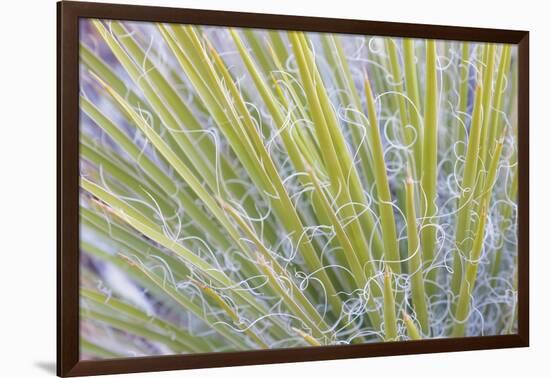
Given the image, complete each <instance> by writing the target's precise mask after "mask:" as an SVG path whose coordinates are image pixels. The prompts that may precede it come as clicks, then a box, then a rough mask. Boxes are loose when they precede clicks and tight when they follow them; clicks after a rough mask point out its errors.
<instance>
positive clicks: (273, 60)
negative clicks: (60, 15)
mask: <svg viewBox="0 0 550 378" xmlns="http://www.w3.org/2000/svg"><path fill="white" fill-rule="evenodd" d="M78 28H79V39H78V44H79V54H78V55H79V57H78V58H79V60H78V72H79V77H78V82H79V84H78V104H79V105H78V109H75V111H77V112H78V114H79V122H78V130H79V131H78V135H79V137H78V139H79V141H78V142H79V153H78V164H79V200H78V202H79V210H78V214H79V249H80V255H79V288H80V289H79V306H80V307H79V319H80V321H79V327H80V340H79V345H80V359H81V360H105V359H118V358H131V357H149V356H160V355H188V354H201V353H218V352H239V351H251V350H266V349H269V350H271V349H288V348H304V347H311V348H317V347H321V346H345V345H357V344H369V343H385V342H393V343H395V342H397V343H403V342H407V341H410V340H428V339H447V338H463V337H484V336H495V335H511V334H517V333H518V279H517V272H518V177H519V174H518V172H519V171H520V170H521V169H520V170H518V47H517V45H515V44H505V43H490V42H473V41H461V40H449V39H447V40H442V39H426V38H401V37H390V36H379V35H360V34H345V33H325V32H313V31H294V30H278V29H259V28H245V27H226V26H212V25H198V24H184V23H163V22H153V21H150V22H149V21H125V20H111V19H99V18H79V25H78ZM522 168H523V166H522Z"/></svg>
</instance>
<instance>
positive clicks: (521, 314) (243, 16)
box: [57, 1, 529, 376]
mask: <svg viewBox="0 0 550 378" xmlns="http://www.w3.org/2000/svg"><path fill="white" fill-rule="evenodd" d="M57 17H58V18H57V38H58V42H57V43H58V52H57V54H58V55H57V170H58V173H57V246H58V247H57V314H58V315H57V374H58V375H59V376H81V375H95V374H109V373H129V372H146V371H160V370H175V369H190V368H206V367H221V366H236V365H249V364H269V363H281V362H297V361H312V360H330V359H344V358H360V357H373V356H391V355H401V354H416V353H436V352H451V351H465V350H478V349H490V348H511V347H526V346H528V345H529V151H528V149H529V144H528V143H529V33H528V32H526V31H510V30H495V29H479V28H465V27H451V26H434V25H418V24H405V23H390V22H374V21H359V20H344V19H329V18H310V17H297V16H286V15H268V14H253V13H235V12H221V11H204V10H195V9H172V8H161V7H146V6H132V5H114V4H99V3H88V2H67V1H63V2H59V3H58V4H57ZM79 18H100V19H101V18H104V19H116V20H128V21H152V22H168V23H170V22H173V23H188V24H200V25H217V26H236V27H251V28H263V29H265V28H270V29H281V30H296V31H315V32H331V33H347V34H369V35H379V36H394V37H414V38H431V39H445V40H466V41H477V42H495V43H509V44H516V45H517V46H518V57H519V65H518V124H519V125H520V127H519V130H520V131H519V135H518V161H519V164H520V167H521V168H520V169H519V194H518V209H519V211H518V224H519V240H518V248H519V249H518V256H519V258H518V303H519V304H518V308H519V310H518V333H517V334H513V335H502V336H484V337H465V338H445V339H430V340H422V341H403V342H385V343H375V344H362V345H348V346H323V347H316V348H296V349H278V350H261V351H260V350H256V351H246V352H229V353H226V352H224V353H216V354H210V353H209V354H192V355H185V356H178V355H170V356H161V357H139V358H127V359H126V358H125V359H113V360H102V361H80V360H79V210H78V209H79V206H78V203H79V127H78V125H79V111H78V98H79V95H78V94H79V64H78V62H79V61H78V59H79V55H78V54H79V28H78V25H79V23H78V21H79Z"/></svg>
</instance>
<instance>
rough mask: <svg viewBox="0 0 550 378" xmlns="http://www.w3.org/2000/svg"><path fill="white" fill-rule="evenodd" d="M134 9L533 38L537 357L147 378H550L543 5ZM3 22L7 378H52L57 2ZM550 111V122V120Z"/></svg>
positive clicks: (273, 3)
mask: <svg viewBox="0 0 550 378" xmlns="http://www.w3.org/2000/svg"><path fill="white" fill-rule="evenodd" d="M112 1H114V0H112ZM119 1H122V2H124V1H123V0H119ZM126 2H128V1H126ZM133 3H139V4H147V5H165V6H175V7H190V8H204V9H224V10H235V11H251V12H264V13H285V14H297V15H309V16H328V17H339V18H358V19H369V20H383V21H401V22H414V23H433V24H446V25H461V26H481V27H494V28H504V29H528V30H530V32H531V141H530V146H531V183H530V187H531V222H530V225H531V302H532V305H531V329H532V332H531V340H532V341H531V345H532V346H531V347H530V348H528V349H512V350H493V351H481V352H461V353H451V354H433V355H420V356H404V357H384V358H371V359H361V360H341V361H329V362H314V363H300V364H283V365H269V366H252V367H240V368H228V369H227V368H226V369H207V370H200V371H186V372H184V373H182V372H171V373H152V374H141V375H137V376H140V377H142V376H143V377H146V376H147V377H153V376H155V377H156V376H158V377H179V376H182V375H184V376H186V377H241V378H249V377H250V378H251V377H254V378H257V377H259V376H261V377H262V378H268V377H281V376H282V377H329V376H339V377H348V376H361V377H379V376H380V375H382V374H387V375H388V376H397V375H406V376H408V377H411V378H412V377H445V378H451V377H465V376H470V377H482V376H486V377H489V376H490V377H499V378H500V377H518V376H522V375H524V376H548V368H547V366H548V359H549V358H550V341H549V340H550V326H549V324H550V304H549V303H550V295H549V293H550V284H549V282H550V274H549V273H550V270H549V269H550V250H549V248H548V244H549V243H548V237H549V236H550V231H549V230H548V226H547V222H548V219H549V214H548V211H549V210H550V208H549V206H548V205H549V194H550V188H549V183H550V181H549V180H550V178H549V173H550V169H549V165H550V153H549V151H550V146H549V143H550V124H549V119H550V95H549V94H550V93H549V89H550V88H549V87H547V86H550V77H549V76H550V75H549V71H550V50H549V48H550V20H549V18H548V15H549V12H548V10H547V9H544V8H545V7H544V4H545V2H544V1H540V0H537V1H534V0H515V1H508V0H500V1H481V0H454V1H427V0H382V1H380V0H379V1H366V0H362V1H359V0H333V1H329V0H324V1H322V0H293V1H284V0H261V1H260V0H256V1H254V0H231V1H223V0H147V1H134V2H133ZM1 15H2V16H1V18H0V28H1V33H0V68H1V69H0V96H1V101H0V175H1V176H0V177H1V179H0V306H1V307H0V376H2V377H25V378H27V377H29V378H30V377H41V376H48V375H49V376H51V375H52V374H53V371H54V366H55V362H54V361H55V274H56V273H55V216H56V215H55V185H56V184H55V173H56V166H55V151H56V147H55V146H56V145H55V143H56V141H55V132H56V131H55V130H56V128H55V81H56V78H55V75H56V74H55V72H56V71H55V49H56V42H55V23H56V15H55V1H54V0H16V1H9V2H8V1H5V2H3V3H2V11H1ZM546 110H548V111H549V113H545V111H546ZM522 184H523V183H522ZM545 360H546V361H545ZM545 362H546V363H545Z"/></svg>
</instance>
